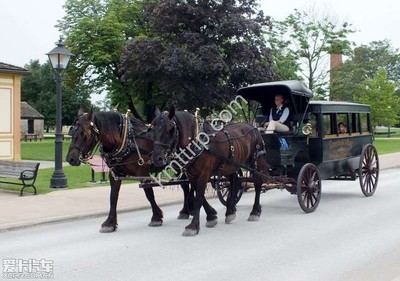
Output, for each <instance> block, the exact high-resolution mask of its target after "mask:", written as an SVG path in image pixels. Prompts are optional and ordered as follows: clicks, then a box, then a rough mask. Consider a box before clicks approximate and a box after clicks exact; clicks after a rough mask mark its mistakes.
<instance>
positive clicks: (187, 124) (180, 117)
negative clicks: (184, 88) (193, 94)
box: [175, 111, 196, 143]
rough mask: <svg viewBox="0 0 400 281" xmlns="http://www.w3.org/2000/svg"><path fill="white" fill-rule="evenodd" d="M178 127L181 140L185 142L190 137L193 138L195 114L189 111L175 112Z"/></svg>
mask: <svg viewBox="0 0 400 281" xmlns="http://www.w3.org/2000/svg"><path fill="white" fill-rule="evenodd" d="M175 120H176V127H177V129H178V131H179V142H180V143H184V142H186V141H188V140H189V139H193V138H194V137H196V136H194V135H193V134H194V131H193V129H192V128H193V126H194V115H193V114H191V113H189V112H187V111H176V112H175Z"/></svg>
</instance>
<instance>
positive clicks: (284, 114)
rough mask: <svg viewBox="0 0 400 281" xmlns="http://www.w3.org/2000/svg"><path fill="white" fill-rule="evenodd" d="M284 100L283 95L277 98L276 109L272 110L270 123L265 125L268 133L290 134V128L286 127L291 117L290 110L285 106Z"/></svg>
mask: <svg viewBox="0 0 400 281" xmlns="http://www.w3.org/2000/svg"><path fill="white" fill-rule="evenodd" d="M283 102H284V98H283V96H282V95H276V96H275V105H276V106H275V107H273V108H271V111H270V113H269V122H266V123H265V126H266V127H267V129H266V133H267V134H273V133H274V131H276V132H288V131H289V127H288V126H287V125H286V121H287V119H288V117H289V108H287V107H286V106H285V105H284V104H283Z"/></svg>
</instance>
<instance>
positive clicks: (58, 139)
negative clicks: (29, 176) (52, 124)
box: [47, 39, 72, 188]
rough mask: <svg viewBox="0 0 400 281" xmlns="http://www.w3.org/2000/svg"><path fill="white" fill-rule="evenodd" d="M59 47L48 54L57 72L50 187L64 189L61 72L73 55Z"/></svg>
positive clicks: (65, 182)
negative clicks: (52, 167) (53, 155)
mask: <svg viewBox="0 0 400 281" xmlns="http://www.w3.org/2000/svg"><path fill="white" fill-rule="evenodd" d="M56 45H57V47H55V48H54V49H53V50H51V51H50V52H49V53H47V55H48V57H49V61H50V63H51V66H52V67H53V69H54V71H55V76H56V78H55V80H56V90H57V98H56V132H55V140H54V144H55V163H54V173H53V175H52V176H51V179H50V187H52V188H63V187H67V186H68V185H67V177H66V176H65V174H64V172H63V168H62V146H63V134H62V114H61V109H62V106H61V105H62V93H61V81H62V78H61V72H62V70H64V69H65V68H67V65H68V62H69V59H70V58H71V56H72V54H71V53H70V52H69V51H68V50H67V49H66V48H65V47H64V44H63V43H62V42H61V39H60V41H58V43H56Z"/></svg>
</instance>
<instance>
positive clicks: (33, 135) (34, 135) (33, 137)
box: [23, 134, 38, 141]
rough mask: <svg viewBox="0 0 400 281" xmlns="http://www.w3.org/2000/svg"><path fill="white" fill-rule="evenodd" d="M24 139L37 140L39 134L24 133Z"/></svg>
mask: <svg viewBox="0 0 400 281" xmlns="http://www.w3.org/2000/svg"><path fill="white" fill-rule="evenodd" d="M23 140H24V141H28V140H29V141H32V140H35V141H37V140H38V134H25V135H24V137H23Z"/></svg>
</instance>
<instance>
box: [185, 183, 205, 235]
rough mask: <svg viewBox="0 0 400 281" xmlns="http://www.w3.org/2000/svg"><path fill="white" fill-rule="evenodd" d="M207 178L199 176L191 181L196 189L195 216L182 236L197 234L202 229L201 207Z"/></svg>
mask: <svg viewBox="0 0 400 281" xmlns="http://www.w3.org/2000/svg"><path fill="white" fill-rule="evenodd" d="M207 179H208V178H206V179H202V178H197V179H194V180H193V181H191V185H192V188H195V189H196V196H195V198H194V208H193V218H192V221H191V222H190V224H189V225H187V226H186V227H185V231H184V232H183V233H182V236H195V235H197V234H198V233H199V231H200V208H201V206H202V205H203V200H204V191H205V188H206V185H207Z"/></svg>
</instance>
